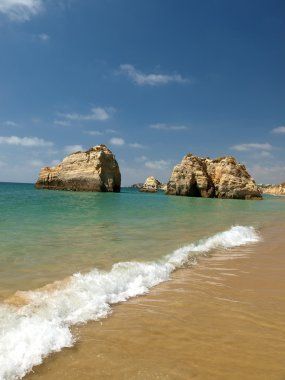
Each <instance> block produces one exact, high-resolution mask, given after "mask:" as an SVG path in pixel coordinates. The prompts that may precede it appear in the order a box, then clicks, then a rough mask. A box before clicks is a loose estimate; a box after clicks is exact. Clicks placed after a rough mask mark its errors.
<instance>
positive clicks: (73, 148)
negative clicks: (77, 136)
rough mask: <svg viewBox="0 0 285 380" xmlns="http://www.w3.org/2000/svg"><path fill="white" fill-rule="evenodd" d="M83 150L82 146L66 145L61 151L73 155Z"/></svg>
mask: <svg viewBox="0 0 285 380" xmlns="http://www.w3.org/2000/svg"><path fill="white" fill-rule="evenodd" d="M83 150H84V148H83V147H82V145H66V146H65V147H64V148H63V151H64V153H65V154H71V153H75V152H79V151H81V152H82V151H83Z"/></svg>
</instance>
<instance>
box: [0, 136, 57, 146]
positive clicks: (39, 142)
mask: <svg viewBox="0 0 285 380" xmlns="http://www.w3.org/2000/svg"><path fill="white" fill-rule="evenodd" d="M0 144H6V145H18V146H26V147H31V146H53V143H52V142H50V141H45V140H43V139H40V138H38V137H18V136H9V137H4V136H0Z"/></svg>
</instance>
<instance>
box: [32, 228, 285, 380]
mask: <svg viewBox="0 0 285 380" xmlns="http://www.w3.org/2000/svg"><path fill="white" fill-rule="evenodd" d="M284 226H285V224H284V225H283V226H280V225H279V229H278V227H277V226H276V225H275V224H274V225H272V224H271V225H270V226H267V227H264V228H262V234H263V237H264V241H262V242H259V243H256V244H254V245H250V246H242V247H237V248H232V249H231V251H230V255H229V252H227V251H223V250H217V251H214V252H213V253H211V254H210V257H201V258H200V259H199V263H198V265H196V266H194V267H191V268H184V269H183V268H182V269H179V270H177V271H175V272H174V273H173V274H172V278H171V281H167V282H164V283H162V284H160V285H157V286H156V287H154V288H152V289H151V291H150V293H149V294H147V295H143V296H139V297H135V298H132V299H130V300H128V302H126V303H123V304H118V305H115V307H114V311H113V314H112V315H111V316H110V317H108V318H107V319H103V320H101V321H98V322H88V323H87V324H86V325H83V326H76V327H74V328H73V330H74V331H75V333H76V334H77V336H78V337H79V339H78V342H77V343H76V345H75V346H74V347H73V348H70V349H64V350H63V351H61V352H60V353H56V354H53V355H50V356H49V357H48V358H47V359H46V360H45V361H44V364H43V365H41V366H39V367H35V368H34V369H33V371H34V373H33V374H29V375H27V376H26V377H25V379H27V380H33V379H43V380H44V379H46V380H50V379H53V378H61V379H71V378H72V379H77V378H78V379H79V378H80V379H82V380H89V379H91V378H94V376H96V377H97V376H98V378H100V379H105V378H106V379H107V378H110V379H147V378H149V379H153V378H156V377H158V378H166V379H185V380H186V379H189V378H190V379H191V378H195V379H196V378H198V379H201V380H202V379H208V378H209V379H210V378H211V379H225V380H226V379H228V378H231V379H240V378H244V379H256V380H257V379H261V378H262V376H264V375H265V374H266V376H270V377H267V378H270V379H276V380H277V379H280V378H281V376H282V375H284V371H283V369H282V366H281V364H278V363H281V361H280V360H281V356H282V349H283V351H284V348H285V343H284V342H285V330H284V329H283V327H282V329H281V330H280V329H278V326H280V328H281V326H283V322H282V321H283V316H284V315H285V307H284V303H283V305H281V303H279V304H278V308H277V311H278V313H277V315H276V316H275V318H274V319H272V317H273V316H272V312H271V308H272V309H273V310H276V306H275V309H274V302H275V301H276V300H278V299H279V298H280V296H281V293H280V291H281V289H283V290H285V280H283V278H280V275H281V273H280V272H281V265H277V263H275V264H274V265H273V266H271V268H270V266H268V260H270V258H269V257H268V255H267V253H266V250H270V251H271V253H272V252H274V253H275V255H276V259H278V260H277V261H278V263H279V264H280V262H279V261H281V262H282V264H283V263H284V260H285V259H284V258H283V257H282V255H280V252H279V249H280V247H281V246H282V245H283V244H284V238H283V236H282V234H281V235H280V231H282V228H283V227H284ZM278 236H279V238H278ZM274 238H275V239H274ZM272 239H273V241H274V243H273V242H272ZM276 273H278V280H279V281H280V282H279V283H278V285H279V287H280V289H276ZM266 275H267V276H266ZM270 284H271V287H272V286H273V285H274V284H275V286H274V288H275V289H274V292H273V294H268V293H265V295H263V294H262V293H260V292H261V290H262V289H263V287H264V285H266V286H267V287H268V291H269V290H270V287H269V285H270ZM276 291H277V293H278V294H277V297H276ZM279 293H280V295H279ZM282 294H285V292H283V293H282ZM264 297H265V299H263V298H264ZM283 298H284V297H283ZM268 303H269V304H268ZM269 306H270V307H269ZM276 317H277V318H276ZM277 329H278V331H279V333H278V334H276V333H275V331H277ZM269 332H270V334H271V336H268V333H269ZM264 334H265V335H264ZM266 334H267V335H266ZM277 335H278V336H277ZM266 336H267V338H266ZM282 337H283V338H284V341H283V338H282ZM264 340H265V341H266V345H265V342H264ZM273 343H274V344H273ZM239 346H241V348H239ZM260 347H263V349H261V348H260ZM209 350H210V352H211V355H213V358H212V359H211V355H210V356H209V355H208V354H207V355H206V356H207V357H205V355H204V354H205V353H206V352H209ZM262 351H263V353H262ZM280 355H281V356H280ZM261 357H262V360H261ZM278 358H279V359H278ZM178 363H179V365H178ZM264 363H266V368H265V369H264Z"/></svg>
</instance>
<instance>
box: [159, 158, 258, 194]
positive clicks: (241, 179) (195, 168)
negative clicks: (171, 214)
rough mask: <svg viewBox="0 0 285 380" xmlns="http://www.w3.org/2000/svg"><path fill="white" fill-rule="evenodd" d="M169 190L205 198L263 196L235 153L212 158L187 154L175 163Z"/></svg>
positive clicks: (168, 185) (170, 192) (168, 186)
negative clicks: (179, 161) (233, 155)
mask: <svg viewBox="0 0 285 380" xmlns="http://www.w3.org/2000/svg"><path fill="white" fill-rule="evenodd" d="M166 194H168V195H186V196H192V197H204V198H230V199H261V198H262V197H261V193H260V191H259V190H258V188H257V185H256V183H255V181H254V180H253V178H252V177H251V176H250V175H249V174H248V172H247V170H246V168H245V166H244V165H241V164H239V163H238V162H237V161H236V159H235V158H234V157H232V156H227V157H220V158H217V159H214V160H211V159H209V158H201V157H198V156H194V155H193V154H187V155H186V156H185V157H184V158H183V159H182V161H181V163H180V164H179V165H177V166H175V167H174V169H173V172H172V175H171V177H170V180H169V182H168V184H167V191H166Z"/></svg>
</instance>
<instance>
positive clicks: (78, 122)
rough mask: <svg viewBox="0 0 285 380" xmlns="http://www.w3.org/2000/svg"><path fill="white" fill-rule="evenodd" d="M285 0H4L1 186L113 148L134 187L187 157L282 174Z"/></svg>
mask: <svg viewBox="0 0 285 380" xmlns="http://www.w3.org/2000/svg"><path fill="white" fill-rule="evenodd" d="M284 68H285V2H284V1H283V0H266V1H265V0H246V1H245V0H238V1H234V0H233V1H228V0H225V1H224V0H203V1H198V0H196V1H192V0H179V1H175V0H81V1H80V0H0V181H15V182H34V181H35V180H36V178H37V175H38V172H39V170H40V168H41V167H42V166H47V165H53V164H56V163H57V162H59V161H60V160H61V159H62V158H63V157H64V156H65V155H66V154H67V153H69V152H72V151H74V150H81V149H84V150H85V149H88V148H90V147H91V146H94V145H97V144H101V143H104V144H106V145H107V146H108V147H109V148H110V149H111V150H112V152H113V153H114V154H115V155H116V158H117V160H118V162H119V165H120V169H121V173H122V182H123V185H128V184H131V183H135V182H141V181H144V179H145V178H146V177H147V176H149V175H154V176H156V177H157V178H158V179H159V180H162V181H167V180H168V178H169V176H170V174H171V171H172V168H173V166H174V165H175V164H177V163H179V162H180V161H181V159H182V157H183V156H184V155H185V154H187V153H193V154H197V155H199V156H210V157H213V158H214V157H217V156H221V155H233V156H235V157H236V158H237V159H238V160H239V161H240V162H243V163H245V164H246V166H247V168H248V170H249V172H250V173H251V174H252V175H253V176H254V178H255V179H256V180H257V181H258V182H265V183H269V182H271V183H279V182H281V181H285V154H284V150H285V74H284V71H285V69H284Z"/></svg>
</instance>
